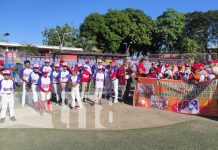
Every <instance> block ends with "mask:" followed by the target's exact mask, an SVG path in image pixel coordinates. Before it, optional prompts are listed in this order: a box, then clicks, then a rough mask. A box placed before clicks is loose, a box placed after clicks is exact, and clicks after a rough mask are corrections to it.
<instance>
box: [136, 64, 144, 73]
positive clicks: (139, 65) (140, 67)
mask: <svg viewBox="0 0 218 150" xmlns="http://www.w3.org/2000/svg"><path fill="white" fill-rule="evenodd" d="M139 69H141V70H142V71H143V72H145V66H144V65H142V64H138V66H137V70H139Z"/></svg>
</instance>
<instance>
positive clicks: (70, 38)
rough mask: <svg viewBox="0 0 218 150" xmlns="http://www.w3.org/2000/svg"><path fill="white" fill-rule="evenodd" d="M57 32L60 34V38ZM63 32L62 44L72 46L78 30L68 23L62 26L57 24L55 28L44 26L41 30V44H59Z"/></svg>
mask: <svg viewBox="0 0 218 150" xmlns="http://www.w3.org/2000/svg"><path fill="white" fill-rule="evenodd" d="M66 33H68V34H66ZM58 34H59V35H60V38H59V36H58ZM64 34H65V37H64V41H63V46H74V45H73V44H74V41H75V40H76V39H77V37H78V30H77V29H75V28H74V27H73V26H70V25H68V24H65V25H64V26H59V25H58V26H56V27H55V28H50V29H48V28H45V30H44V31H43V32H42V35H43V37H44V40H43V44H46V45H55V46H59V45H60V40H61V41H62V39H63V36H64Z"/></svg>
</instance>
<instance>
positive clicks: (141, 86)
mask: <svg viewBox="0 0 218 150" xmlns="http://www.w3.org/2000/svg"><path fill="white" fill-rule="evenodd" d="M134 104H135V106H138V107H145V108H158V109H162V110H168V111H172V112H177V113H186V114H196V115H209V116H218V79H216V80H212V81H207V82H204V83H199V84H190V83H188V82H183V81H178V80H165V79H164V80H158V79H151V78H144V77H140V78H139V79H138V83H137V85H136V88H135V93H134Z"/></svg>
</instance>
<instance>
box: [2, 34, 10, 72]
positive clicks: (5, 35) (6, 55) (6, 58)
mask: <svg viewBox="0 0 218 150" xmlns="http://www.w3.org/2000/svg"><path fill="white" fill-rule="evenodd" d="M9 35H10V33H4V34H0V36H3V37H7V36H9ZM5 65H6V68H8V47H6V50H5Z"/></svg>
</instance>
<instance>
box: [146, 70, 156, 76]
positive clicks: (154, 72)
mask: <svg viewBox="0 0 218 150" xmlns="http://www.w3.org/2000/svg"><path fill="white" fill-rule="evenodd" d="M147 77H148V78H157V72H156V71H155V69H154V68H151V69H150V70H149V73H148V75H147Z"/></svg>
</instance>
